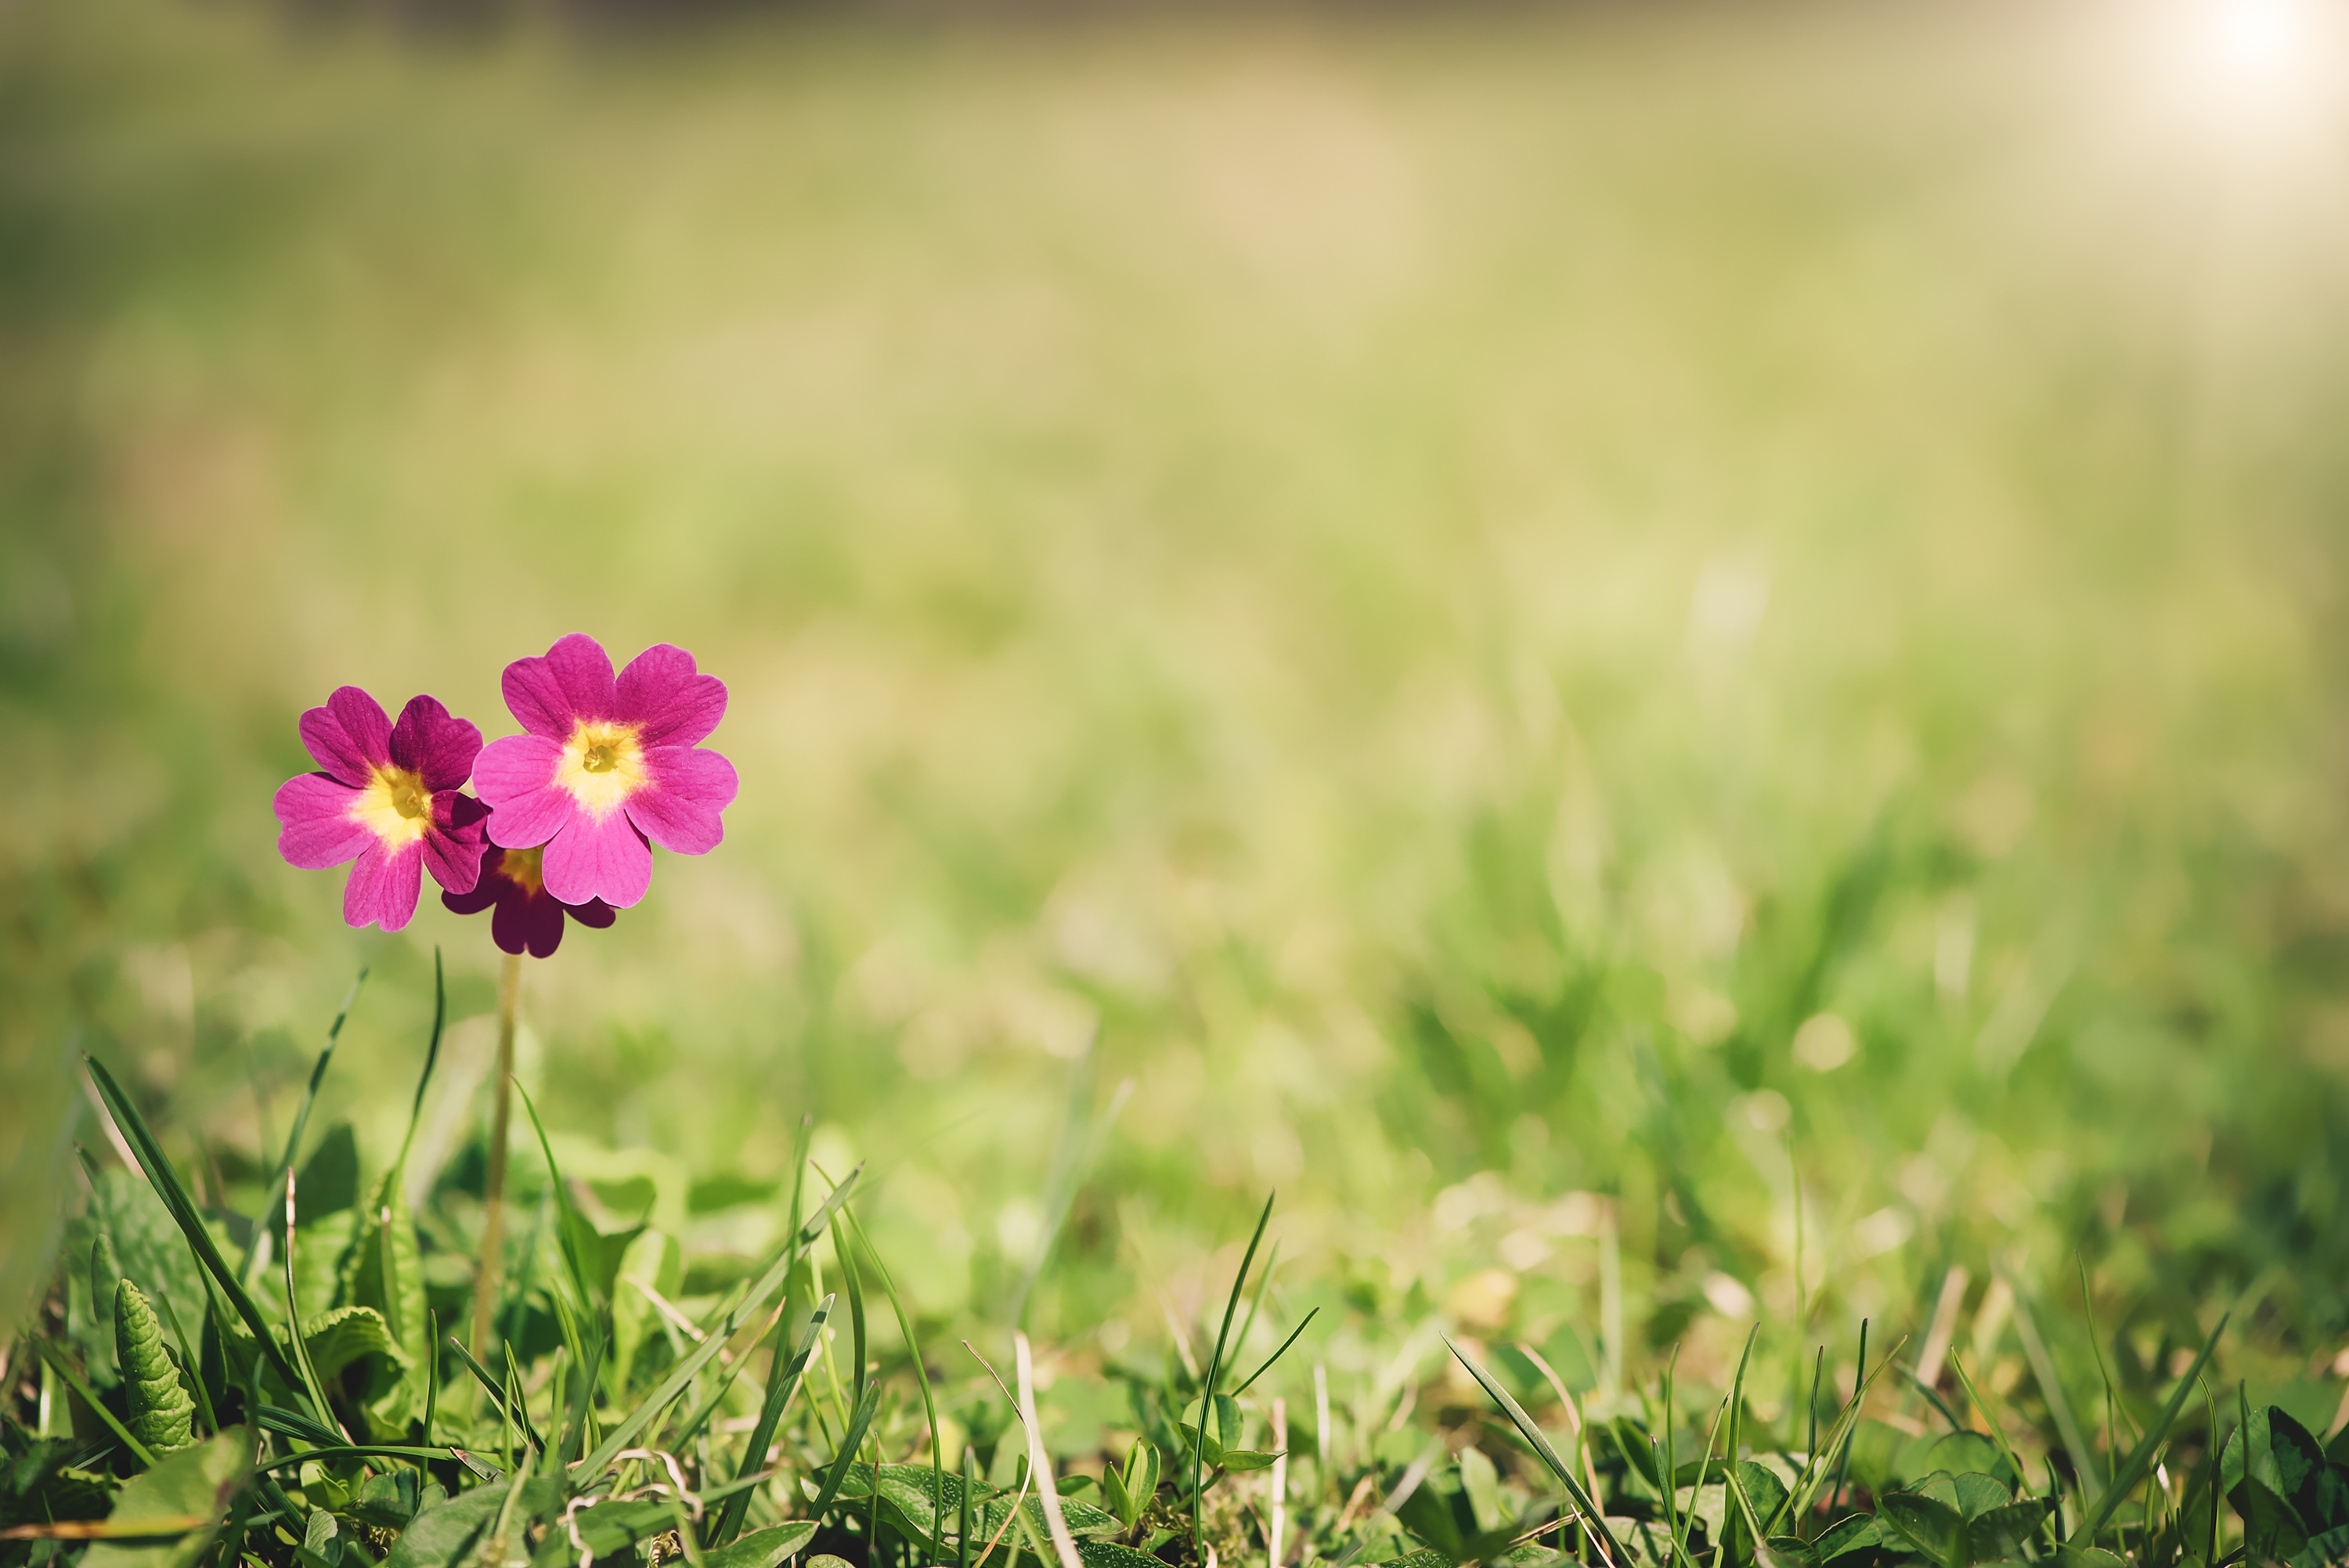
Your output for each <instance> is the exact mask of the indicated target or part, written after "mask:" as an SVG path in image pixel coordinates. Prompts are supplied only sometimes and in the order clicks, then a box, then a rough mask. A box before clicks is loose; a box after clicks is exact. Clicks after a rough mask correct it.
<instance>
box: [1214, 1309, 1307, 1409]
mask: <svg viewBox="0 0 2349 1568" xmlns="http://www.w3.org/2000/svg"><path fill="white" fill-rule="evenodd" d="M1320 1315H1321V1309H1320V1308H1319V1307H1318V1306H1317V1307H1315V1308H1314V1309H1313V1310H1312V1311H1310V1312H1309V1313H1307V1314H1306V1315H1305V1321H1304V1322H1303V1323H1300V1324H1299V1325H1298V1326H1296V1328H1294V1329H1293V1330H1291V1331H1290V1333H1289V1336H1288V1338H1286V1339H1284V1340H1282V1341H1281V1342H1280V1348H1279V1349H1278V1350H1276V1351H1274V1352H1273V1353H1272V1354H1271V1355H1269V1356H1268V1357H1265V1358H1264V1365H1263V1366H1261V1367H1257V1369H1256V1370H1255V1371H1253V1372H1251V1373H1249V1374H1248V1375H1247V1382H1246V1383H1242V1384H1241V1385H1240V1386H1239V1387H1237V1388H1235V1389H1233V1390H1232V1398H1235V1399H1237V1398H1239V1397H1240V1396H1241V1395H1242V1394H1245V1393H1247V1391H1248V1385H1249V1384H1251V1383H1254V1382H1255V1381H1256V1380H1257V1378H1259V1377H1263V1376H1264V1375H1265V1374H1266V1373H1267V1372H1269V1371H1271V1370H1272V1364H1273V1363H1274V1362H1276V1361H1278V1360H1279V1359H1280V1358H1281V1357H1283V1356H1286V1355H1288V1347H1289V1346H1292V1345H1294V1344H1296V1343H1297V1336H1299V1335H1300V1334H1303V1333H1304V1332H1305V1331H1306V1330H1307V1329H1308V1328H1309V1327H1311V1326H1313V1320H1314V1319H1315V1318H1317V1317H1319V1316H1320Z"/></svg>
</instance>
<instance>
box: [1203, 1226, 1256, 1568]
mask: <svg viewBox="0 0 2349 1568" xmlns="http://www.w3.org/2000/svg"><path fill="white" fill-rule="evenodd" d="M1272 1200H1273V1194H1271V1193H1267V1194H1266V1195H1265V1200H1264V1212H1263V1213H1261V1214H1259V1215H1257V1222H1256V1233H1255V1234H1254V1235H1252V1236H1250V1237H1249V1238H1248V1244H1247V1252H1246V1253H1243V1254H1241V1257H1240V1270H1239V1273H1238V1274H1235V1275H1233V1276H1232V1294H1231V1297H1230V1299H1229V1300H1227V1301H1226V1302H1225V1303H1224V1323H1223V1326H1222V1327H1221V1328H1220V1329H1218V1330H1217V1331H1216V1353H1215V1355H1214V1356H1212V1357H1209V1358H1208V1361H1207V1380H1206V1383H1205V1384H1203V1385H1202V1386H1201V1388H1200V1393H1199V1426H1198V1430H1197V1435H1196V1436H1195V1437H1194V1438H1193V1439H1192V1440H1191V1544H1192V1548H1193V1550H1194V1551H1198V1552H1204V1551H1205V1550H1206V1546H1205V1539H1206V1532H1204V1530H1203V1529H1202V1528H1201V1523H1202V1514H1203V1510H1202V1509H1201V1507H1200V1487H1201V1482H1202V1480H1204V1477H1205V1472H1206V1448H1207V1422H1208V1421H1209V1420H1210V1419H1212V1418H1214V1415H1215V1410H1216V1379H1217V1378H1218V1377H1221V1376H1222V1374H1223V1369H1224V1347H1225V1346H1226V1343H1227V1342H1228V1341H1229V1340H1230V1338H1231V1332H1232V1316H1233V1314H1235V1313H1236V1312H1237V1311H1238V1309H1239V1305H1240V1294H1241V1292H1243V1291H1245V1290H1246V1289H1247V1276H1248V1269H1249V1267H1250V1266H1251V1265H1252V1264H1255V1262H1256V1249H1257V1244H1258V1243H1261V1242H1262V1241H1263V1240H1264V1228H1265V1226H1267V1225H1268V1224H1270V1223H1271V1222H1272ZM1218 1440H1220V1439H1218Z"/></svg>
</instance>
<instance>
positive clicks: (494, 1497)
mask: <svg viewBox="0 0 2349 1568" xmlns="http://www.w3.org/2000/svg"><path fill="white" fill-rule="evenodd" d="M506 1495H507V1489H506V1488H504V1487H502V1486H483V1487H476V1488H474V1489H473V1490H472V1491H469V1492H464V1493H462V1494H460V1495H459V1496H457V1497H454V1498H451V1499H450V1500H449V1501H446V1502H444V1503H441V1504H440V1506H439V1507H437V1508H427V1509H424V1510H422V1511H419V1513H418V1514H417V1515H416V1518H415V1520H414V1521H413V1522H411V1523H410V1524H409V1527H408V1528H407V1529H406V1530H404V1531H402V1532H400V1535H399V1540H398V1542H395V1543H394V1544H393V1546H392V1549H391V1553H390V1555H389V1556H388V1557H386V1558H385V1559H384V1560H383V1568H456V1565H457V1564H459V1563H463V1562H464V1561H466V1559H467V1558H468V1557H470V1556H471V1553H472V1551H473V1548H474V1546H475V1544H476V1543H478V1542H480V1540H481V1536H482V1534H483V1533H484V1532H487V1531H488V1530H489V1529H490V1528H491V1526H492V1525H494V1524H495V1523H496V1522H497V1520H498V1512H499V1511H500V1510H501V1509H502V1508H503V1507H504V1506H505V1501H506ZM561 1495H562V1494H561V1492H560V1491H559V1490H558V1487H557V1483H556V1481H555V1480H554V1477H552V1476H538V1477H534V1478H533V1479H532V1480H525V1481H523V1482H522V1485H521V1492H520V1495H519V1496H517V1497H516V1498H515V1500H514V1517H515V1518H516V1519H531V1518H534V1517H536V1516H537V1515H539V1514H541V1513H543V1512H544V1511H547V1510H548V1509H550V1508H552V1507H554V1505H555V1503H556V1502H558V1501H560V1500H561Z"/></svg>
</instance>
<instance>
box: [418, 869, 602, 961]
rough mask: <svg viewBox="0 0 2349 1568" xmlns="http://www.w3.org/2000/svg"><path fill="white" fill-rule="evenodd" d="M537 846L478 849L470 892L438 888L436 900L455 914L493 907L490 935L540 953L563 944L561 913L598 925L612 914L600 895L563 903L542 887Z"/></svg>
mask: <svg viewBox="0 0 2349 1568" xmlns="http://www.w3.org/2000/svg"><path fill="white" fill-rule="evenodd" d="M539 861H540V851H537V850H534V849H533V850H502V849H500V848H498V847H497V846H496V845H495V844H489V845H485V846H483V848H482V850H481V881H480V882H476V883H474V884H473V890H472V892H444V893H442V894H441V895H440V902H441V903H444V904H446V905H447V906H448V907H449V909H450V912H451V913H457V914H479V913H481V911H483V910H485V909H490V908H492V906H494V907H495V909H496V913H493V914H492V915H491V916H490V938H491V940H492V941H493V942H495V943H496V944H498V945H499V946H500V947H502V948H503V949H504V950H505V951H507V952H508V953H523V952H527V953H529V954H530V955H531V956H532V957H533V958H545V957H548V956H550V955H551V954H553V953H554V950H555V949H556V948H557V947H559V946H561V945H562V944H563V917H564V915H566V914H567V915H569V916H570V917H571V918H572V919H574V920H575V921H577V922H578V923H580V924H582V925H586V926H592V927H594V928H595V929H596V930H598V931H601V930H603V929H604V928H605V926H608V925H610V924H611V923H612V922H613V921H614V920H615V919H616V918H618V917H617V916H616V914H615V913H613V909H612V906H611V905H610V904H608V903H605V902H604V901H603V900H602V899H600V898H591V899H589V900H588V901H587V902H586V903H564V902H563V901H562V900H560V899H558V898H556V897H555V896H554V894H553V893H551V892H547V891H546V881H545V879H544V878H543V876H541V875H540V874H539Z"/></svg>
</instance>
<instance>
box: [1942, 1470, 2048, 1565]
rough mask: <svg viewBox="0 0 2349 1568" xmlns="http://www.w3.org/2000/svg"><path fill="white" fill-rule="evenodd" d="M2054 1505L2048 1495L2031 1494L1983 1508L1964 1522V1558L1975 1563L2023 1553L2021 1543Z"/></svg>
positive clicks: (2031, 1538)
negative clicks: (1993, 1506)
mask: <svg viewBox="0 0 2349 1568" xmlns="http://www.w3.org/2000/svg"><path fill="white" fill-rule="evenodd" d="M1959 1479H1960V1480H1964V1479H1965V1478H1964V1477H1962V1476H1961V1477H1960V1478H1959ZM2054 1506H2055V1505H2054V1502H2053V1501H2051V1500H2049V1499H2047V1498H2044V1497H2033V1498H2026V1499H2024V1500H2023V1501H2021V1502H2010V1503H2007V1504H2004V1505H2003V1506H2002V1507H1998V1508H1988V1509H1984V1510H1983V1511H1982V1512H1980V1513H1978V1514H1976V1515H1974V1516H1973V1517H1972V1518H1971V1519H1969V1520H1968V1521H1967V1522H1966V1556H1967V1558H1968V1559H1969V1560H1970V1561H1971V1562H1975V1563H1994V1562H1997V1561H1998V1560H2000V1559H2002V1558H2007V1557H2020V1556H2023V1554H2024V1553H2023V1549H2024V1547H2025V1546H2026V1545H2028V1544H2029V1542H2031V1541H2032V1540H2033V1538H2034V1537H2035V1536H2037V1535H2038V1533H2039V1527H2040V1526H2041V1525H2042V1524H2043V1523H2044V1522H2046V1519H2047V1515H2048V1512H2049V1511H2050V1510H2052V1509H2053V1508H2054Z"/></svg>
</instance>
